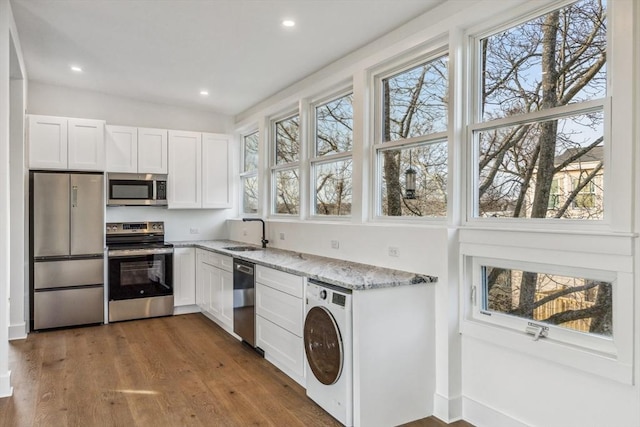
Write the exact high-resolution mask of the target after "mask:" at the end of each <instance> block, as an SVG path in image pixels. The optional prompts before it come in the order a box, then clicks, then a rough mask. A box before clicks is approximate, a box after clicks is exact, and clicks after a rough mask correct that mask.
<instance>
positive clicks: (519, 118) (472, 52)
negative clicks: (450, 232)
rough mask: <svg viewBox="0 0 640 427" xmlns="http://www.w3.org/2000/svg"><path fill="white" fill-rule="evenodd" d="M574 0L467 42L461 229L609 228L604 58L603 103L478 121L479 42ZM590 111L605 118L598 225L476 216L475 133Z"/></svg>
mask: <svg viewBox="0 0 640 427" xmlns="http://www.w3.org/2000/svg"><path fill="white" fill-rule="evenodd" d="M575 1H576V0H563V1H558V2H555V3H552V4H549V5H547V6H546V7H544V8H539V9H536V10H534V11H530V12H529V13H526V14H524V15H520V16H518V18H517V19H512V20H508V21H505V22H504V23H503V24H502V25H498V26H493V27H491V28H490V29H488V30H484V31H477V32H475V33H473V34H472V35H470V36H469V37H468V46H469V64H470V66H469V67H468V70H469V72H470V73H471V75H470V76H469V78H467V81H469V82H470V83H469V85H468V100H469V104H470V107H469V109H468V117H469V125H468V126H467V135H466V139H467V141H468V144H467V147H466V148H467V149H466V162H467V171H466V173H467V174H468V175H467V176H468V177H467V180H466V181H467V196H466V200H465V201H466V205H467V208H466V214H465V220H464V225H469V226H479V227H486V228H493V227H495V228H502V227H505V226H516V227H519V228H520V227H522V228H531V229H536V228H538V229H589V230H594V229H596V230H606V229H610V228H611V217H612V211H613V209H614V206H613V203H612V197H610V196H607V194H611V195H612V192H611V191H609V190H610V189H611V188H612V185H610V180H611V171H610V167H611V164H612V163H611V140H612V138H611V110H612V108H611V104H612V99H611V87H610V86H611V84H610V82H611V70H610V68H609V64H610V58H609V57H608V58H607V66H608V67H607V84H606V90H607V94H606V95H605V97H603V98H599V99H595V100H590V101H585V102H581V103H574V104H568V105H564V106H560V107H555V108H551V109H547V110H540V111H533V112H529V113H524V114H520V115H516V116H510V117H505V118H500V119H495V120H489V121H482V106H481V94H480V90H481V87H482V76H481V71H482V70H481V49H480V42H481V40H482V39H484V38H487V37H489V36H491V35H494V34H497V33H500V32H501V31H505V30H507V29H510V28H513V27H515V26H518V25H520V24H523V23H525V22H528V21H531V20H533V19H536V18H538V17H541V16H544V15H545V14H547V13H550V12H552V11H554V10H558V9H561V8H564V7H566V6H568V5H570V4H572V3H574V2H575ZM609 11H610V4H607V13H608V12H609ZM610 46H611V29H610V28H607V47H608V48H609V47H610ZM594 111H602V112H603V115H604V122H603V145H604V146H603V153H604V164H605V173H604V176H603V193H604V205H603V209H604V215H603V218H602V219H601V220H589V219H564V218H481V217H479V216H478V209H479V203H478V194H477V188H478V185H479V184H478V179H477V178H478V176H479V170H478V169H479V162H478V153H479V147H478V144H479V134H480V133H481V132H482V131H488V130H493V129H496V128H501V127H507V126H512V125H518V124H522V123H527V122H542V121H547V120H555V119H562V118H566V117H570V116H575V115H580V114H584V113H590V112H594Z"/></svg>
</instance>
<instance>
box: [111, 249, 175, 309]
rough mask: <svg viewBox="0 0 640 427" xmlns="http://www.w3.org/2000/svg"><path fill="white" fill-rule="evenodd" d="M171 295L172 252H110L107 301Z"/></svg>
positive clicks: (169, 250)
mask: <svg viewBox="0 0 640 427" xmlns="http://www.w3.org/2000/svg"><path fill="white" fill-rule="evenodd" d="M165 295H173V248H154V249H125V250H110V251H109V301H114V300H127V299H134V298H147V297H156V296H165Z"/></svg>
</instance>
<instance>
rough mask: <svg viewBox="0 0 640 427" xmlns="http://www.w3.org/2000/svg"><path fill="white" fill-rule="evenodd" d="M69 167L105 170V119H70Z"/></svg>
mask: <svg viewBox="0 0 640 427" xmlns="http://www.w3.org/2000/svg"><path fill="white" fill-rule="evenodd" d="M68 126H69V139H68V143H69V145H68V156H69V164H68V167H69V169H71V170H90V171H104V166H105V161H104V158H105V150H104V121H102V120H87V119H69V121H68Z"/></svg>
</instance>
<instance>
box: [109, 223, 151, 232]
mask: <svg viewBox="0 0 640 427" xmlns="http://www.w3.org/2000/svg"><path fill="white" fill-rule="evenodd" d="M107 234H164V222H162V221H154V222H108V223H107Z"/></svg>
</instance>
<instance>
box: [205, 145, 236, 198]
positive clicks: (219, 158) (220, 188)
mask: <svg viewBox="0 0 640 427" xmlns="http://www.w3.org/2000/svg"><path fill="white" fill-rule="evenodd" d="M230 144H231V136H230V135H223V134H214V133H203V134H202V207H203V208H230V207H231V197H230V196H231V189H230V177H229V169H230V168H229V165H230V164H231V161H230V160H231V159H230V157H229V156H230V155H231V147H230Z"/></svg>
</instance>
